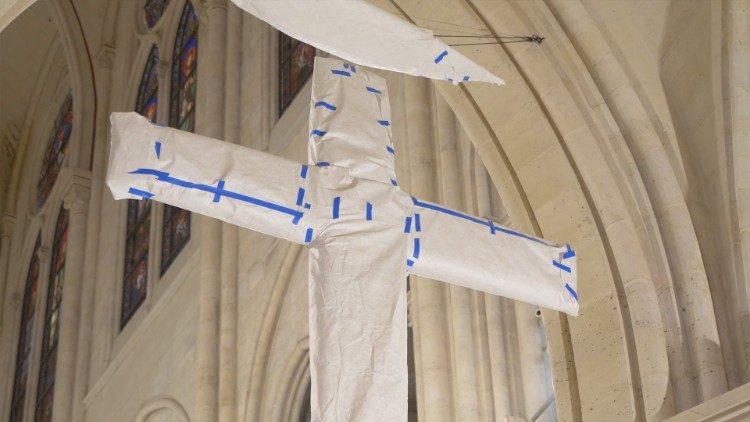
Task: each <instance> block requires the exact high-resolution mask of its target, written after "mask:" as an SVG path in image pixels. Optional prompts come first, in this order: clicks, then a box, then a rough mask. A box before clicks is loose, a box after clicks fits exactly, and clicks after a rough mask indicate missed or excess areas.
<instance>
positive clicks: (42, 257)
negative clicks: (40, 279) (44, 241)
mask: <svg viewBox="0 0 750 422" xmlns="http://www.w3.org/2000/svg"><path fill="white" fill-rule="evenodd" d="M49 256H50V247H49V246H39V249H37V250H36V257H37V259H38V260H39V262H41V263H47V262H49Z"/></svg>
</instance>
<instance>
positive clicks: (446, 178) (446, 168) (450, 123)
mask: <svg viewBox="0 0 750 422" xmlns="http://www.w3.org/2000/svg"><path fill="white" fill-rule="evenodd" d="M435 117H436V128H437V137H436V138H437V143H438V145H437V149H438V162H439V165H438V172H439V175H440V176H439V180H440V202H441V203H442V204H443V205H445V206H446V207H449V208H453V209H457V210H461V211H465V208H464V206H463V198H462V194H461V183H460V182H461V175H460V170H459V165H458V150H457V145H456V137H457V134H458V133H457V130H456V125H455V117H454V115H453V111H452V110H451V109H450V107H449V106H448V104H447V103H446V102H445V100H444V99H443V98H442V97H439V96H435ZM441 287H442V288H443V289H445V290H447V295H448V296H447V297H448V312H449V321H448V324H449V327H450V334H451V335H450V338H451V344H450V346H451V347H450V348H451V351H452V359H451V360H452V369H453V370H452V374H453V383H454V387H455V389H454V399H455V406H454V407H455V409H454V412H455V413H454V417H455V418H456V419H457V420H480V419H484V417H483V416H484V412H483V409H480V406H479V396H478V394H477V393H478V390H477V389H478V388H479V385H478V382H479V379H478V378H477V376H476V375H477V374H476V370H477V364H478V362H477V361H476V359H475V347H476V346H477V345H476V344H475V341H474V340H475V338H474V334H475V333H474V330H473V327H472V315H473V311H472V298H471V291H470V290H469V289H466V288H464V287H460V286H454V285H444V286H441Z"/></svg>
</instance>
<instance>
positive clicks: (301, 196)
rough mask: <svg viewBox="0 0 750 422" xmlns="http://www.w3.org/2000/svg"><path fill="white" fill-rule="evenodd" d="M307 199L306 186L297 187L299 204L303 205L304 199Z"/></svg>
mask: <svg viewBox="0 0 750 422" xmlns="http://www.w3.org/2000/svg"><path fill="white" fill-rule="evenodd" d="M303 199H305V188H299V189H297V206H302V200H303Z"/></svg>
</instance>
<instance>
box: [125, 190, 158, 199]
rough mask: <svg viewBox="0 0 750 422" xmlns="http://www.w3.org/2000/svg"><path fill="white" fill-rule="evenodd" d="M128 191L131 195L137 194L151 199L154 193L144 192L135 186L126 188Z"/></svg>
mask: <svg viewBox="0 0 750 422" xmlns="http://www.w3.org/2000/svg"><path fill="white" fill-rule="evenodd" d="M128 193H129V194H131V195H138V196H140V197H141V198H143V199H151V198H153V197H154V194H153V193H151V192H146V191H145V190H140V189H136V188H130V189H128Z"/></svg>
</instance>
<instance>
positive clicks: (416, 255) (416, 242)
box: [412, 237, 419, 259]
mask: <svg viewBox="0 0 750 422" xmlns="http://www.w3.org/2000/svg"><path fill="white" fill-rule="evenodd" d="M412 256H414V259H418V258H419V238H418V237H415V238H414V254H413V255H412Z"/></svg>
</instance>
